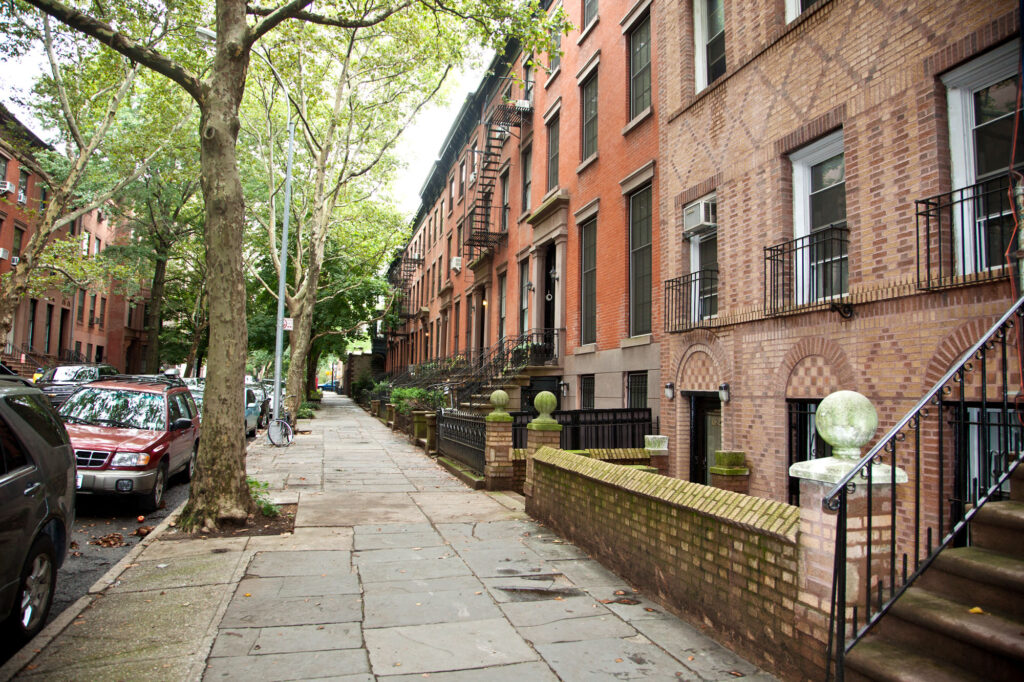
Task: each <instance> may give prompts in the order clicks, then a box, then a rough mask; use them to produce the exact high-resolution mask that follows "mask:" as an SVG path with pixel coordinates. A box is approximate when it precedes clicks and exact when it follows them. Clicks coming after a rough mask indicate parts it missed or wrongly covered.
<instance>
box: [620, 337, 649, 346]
mask: <svg viewBox="0 0 1024 682" xmlns="http://www.w3.org/2000/svg"><path fill="white" fill-rule="evenodd" d="M649 345H651V335H650V334H640V335H639V336H630V337H629V338H625V339H622V341H621V342H619V348H633V347H635V346H649Z"/></svg>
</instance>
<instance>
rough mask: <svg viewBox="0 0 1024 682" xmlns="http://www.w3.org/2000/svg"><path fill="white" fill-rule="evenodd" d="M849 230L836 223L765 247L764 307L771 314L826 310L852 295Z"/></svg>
mask: <svg viewBox="0 0 1024 682" xmlns="http://www.w3.org/2000/svg"><path fill="white" fill-rule="evenodd" d="M848 249H849V230H847V228H846V223H845V222H841V223H833V224H832V225H829V226H828V227H825V228H822V229H820V230H815V231H814V232H811V233H810V234H809V235H807V236H805V237H798V238H797V239H791V240H790V241H788V242H783V243H782V244H776V245H774V246H766V247H764V307H765V311H766V312H767V314H769V315H780V314H782V313H787V312H790V311H793V310H800V309H805V308H818V307H827V306H828V305H831V304H832V303H836V302H838V300H839V299H840V298H841V297H843V296H845V295H846V294H847V293H848V292H849V283H850V282H849V280H850V275H849V263H848Z"/></svg>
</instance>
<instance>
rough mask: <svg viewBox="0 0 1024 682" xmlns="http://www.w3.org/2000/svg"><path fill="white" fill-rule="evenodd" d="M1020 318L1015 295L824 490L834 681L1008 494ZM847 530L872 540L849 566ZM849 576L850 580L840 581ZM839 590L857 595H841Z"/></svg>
mask: <svg viewBox="0 0 1024 682" xmlns="http://www.w3.org/2000/svg"><path fill="white" fill-rule="evenodd" d="M1022 323H1024V298H1021V299H1020V300H1018V301H1017V302H1016V303H1015V304H1014V305H1013V306H1012V307H1011V308H1010V310H1009V311H1007V313H1006V314H1005V315H1004V316H1003V317H1002V318H1001V319H1000V320H999V321H998V322H996V324H995V325H994V326H993V327H992V328H991V329H990V330H989V331H988V332H987V333H986V334H985V335H984V336H983V337H982V338H981V340H979V341H978V342H977V343H976V344H975V345H974V346H973V347H972V348H970V349H969V350H968V351H966V352H965V353H964V354H963V355H962V356H961V357H960V359H959V360H958V362H957V363H956V364H955V365H954V366H953V367H952V368H951V369H950V370H949V371H948V372H947V373H946V374H945V375H944V376H943V377H942V378H941V379H940V380H939V381H938V383H936V384H935V385H934V386H933V387H932V389H931V390H930V391H928V393H926V394H925V396H924V397H923V398H921V400H920V401H918V403H917V404H916V405H915V406H914V408H913V409H912V410H911V411H910V412H908V413H907V414H906V415H905V416H904V417H903V418H902V419H900V420H899V421H898V422H897V423H896V425H895V426H893V427H892V428H891V429H890V430H889V432H888V433H886V434H885V436H883V437H882V438H881V439H880V440H879V441H878V443H877V444H876V445H875V446H874V447H872V448H871V450H870V451H869V452H868V453H867V455H865V456H864V457H863V458H862V459H861V460H860V461H859V462H858V463H857V465H856V466H855V467H854V468H853V470H851V471H850V473H849V474H847V476H846V477H845V478H843V479H842V480H841V481H839V482H838V483H837V484H836V485H835V486H834V487H833V488H832V490H831V491H830V492H829V493H828V495H827V496H826V497H825V499H824V501H823V504H824V505H825V507H826V508H827V509H829V510H832V511H836V512H838V514H837V517H836V546H835V566H834V574H833V578H832V581H833V582H832V611H831V625H830V641H829V657H830V659H831V658H833V657H834V660H835V672H836V677H837V679H839V680H842V679H843V674H844V670H843V668H844V662H845V658H846V655H847V653H848V652H849V650H850V649H851V648H852V647H853V646H854V645H855V644H856V643H857V642H858V641H859V640H860V639H861V638H862V637H863V636H864V635H865V634H866V633H867V631H868V630H869V629H870V628H871V627H872V626H874V625H875V623H877V622H878V621H879V620H880V619H881V618H882V617H883V616H884V615H885V614H886V613H887V612H888V610H889V608H890V607H891V606H892V604H893V603H894V602H895V601H896V600H897V599H898V598H899V597H900V596H901V595H902V594H903V593H904V592H905V591H906V590H907V588H909V587H910V586H911V584H912V583H913V582H914V581H915V580H916V579H917V578H918V577H919V576H920V575H921V574H922V573H923V572H924V570H925V569H926V568H927V567H928V566H929V565H930V564H931V562H932V561H933V560H934V559H935V558H936V557H937V556H938V554H939V552H940V551H942V549H944V548H945V547H948V546H951V545H962V544H969V542H970V536H969V528H968V524H969V522H970V521H971V519H972V518H973V517H974V515H975V514H976V513H977V512H978V510H979V509H981V508H982V506H983V505H984V504H985V503H986V502H988V501H989V500H993V499H1001V498H1003V497H1004V496H1006V495H1007V494H1008V481H1009V477H1010V475H1011V473H1012V472H1013V470H1014V469H1015V468H1016V467H1017V466H1018V465H1019V464H1020V461H1021V458H1022V456H1024V426H1022V425H1024V413H1022V411H1021V409H1020V407H1019V406H1018V404H1017V390H1018V388H1019V386H1018V384H1017V377H1018V376H1019V372H1020V368H1021V355H1020V353H1021V347H1020V345H1019V344H1020V341H1019V339H1020V333H1021V330H1022ZM883 462H884V463H886V464H889V465H891V466H892V467H893V468H892V469H891V471H890V473H889V474H888V475H887V476H886V478H885V479H878V478H876V473H875V468H874V467H873V466H872V465H873V464H876V463H883ZM896 467H900V468H902V469H903V470H904V471H906V474H907V477H908V479H909V480H908V483H906V484H901V485H900V486H896V476H897V474H896ZM883 471H884V470H883ZM875 483H879V484H883V483H887V484H889V485H890V486H892V489H893V490H894V492H893V493H892V496H891V497H890V495H887V494H885V495H883V494H876V493H875V492H874V491H873V487H874V486H873V484H875ZM859 486H866V487H865V488H864V491H865V492H864V496H863V498H859V499H858V500H857V501H856V502H855V504H856V505H857V507H858V509H859V510H860V511H859V512H858V518H857V520H856V521H855V522H854V525H851V526H850V527H849V528H848V527H847V519H848V518H849V511H848V509H849V505H850V504H851V501H850V496H851V495H852V494H853V493H855V492H856V491H857V490H858V488H859ZM883 520H884V523H883ZM884 524H888V526H889V527H888V529H887V528H884V527H882V526H883V525H884ZM851 534H854V535H856V536H857V537H866V538H871V539H872V541H870V542H867V543H866V544H865V545H864V547H863V549H858V550H857V553H856V554H855V555H853V556H852V558H849V560H850V561H855V562H857V564H858V570H856V571H848V570H847V561H848V555H847V543H848V538H849V536H850V535H851ZM865 553H866V556H865ZM848 579H855V580H857V583H856V584H855V585H850V586H848V584H847V581H848ZM848 590H849V592H848ZM847 594H856V595H859V596H858V597H857V598H856V599H854V600H851V601H848V600H847V599H848V598H847Z"/></svg>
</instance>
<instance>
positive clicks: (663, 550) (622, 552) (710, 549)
mask: <svg viewBox="0 0 1024 682" xmlns="http://www.w3.org/2000/svg"><path fill="white" fill-rule="evenodd" d="M534 473H535V478H536V481H535V485H534V489H533V495H532V496H531V497H529V498H528V499H527V511H528V512H529V513H530V514H531V515H532V516H534V517H535V518H537V519H538V520H540V521H541V522H543V523H545V524H548V525H550V526H551V527H553V528H555V529H556V530H557V531H558V532H560V533H562V534H563V535H564V536H565V537H566V538H568V539H569V540H571V541H572V542H574V543H576V544H578V545H579V546H581V547H583V548H585V549H586V550H587V551H588V552H590V553H591V554H592V555H593V556H594V558H595V559H597V560H599V561H600V562H601V563H602V564H604V565H605V566H607V567H608V568H609V569H611V570H613V571H615V572H616V573H617V574H618V575H620V576H622V577H623V578H625V579H626V580H628V581H629V582H630V583H631V584H633V585H634V586H636V587H638V588H639V589H641V590H642V591H643V592H646V593H648V594H651V595H652V596H653V597H654V598H656V599H657V600H658V601H660V602H661V603H663V604H665V605H666V606H667V607H668V608H670V609H672V610H673V611H675V612H676V613H677V614H679V615H681V616H683V617H684V618H686V619H687V620H689V621H691V622H693V623H703V624H706V625H708V626H709V630H708V634H710V635H712V636H714V637H716V638H718V639H720V640H721V641H723V643H725V644H727V645H728V646H730V647H732V648H733V649H734V650H735V651H737V652H738V653H740V654H741V655H743V656H744V657H746V658H748V659H749V660H751V661H755V662H757V663H758V664H759V665H761V666H763V667H765V668H767V669H769V670H771V671H773V672H775V673H776V674H779V675H780V676H782V677H784V678H785V679H801V678H804V679H821V678H822V677H823V671H822V670H821V667H820V666H821V659H820V657H819V655H818V652H819V650H820V649H821V646H820V645H819V644H818V643H816V642H811V641H805V640H806V639H807V638H806V637H805V636H804V635H803V634H802V633H801V632H800V631H799V629H798V628H797V627H796V624H795V621H796V616H795V606H796V602H797V586H798V584H799V580H798V570H799V560H798V557H799V551H798V545H797V540H798V537H797V534H798V531H799V526H800V510H799V508H797V507H794V506H791V505H788V504H784V503H781V502H775V501H772V500H766V499H761V498H756V497H750V496H748V495H741V494H738V493H734V492H731V491H728V490H720V489H717V488H711V487H708V486H703V485H698V484H696V483H690V482H688V481H682V480H679V479H674V478H668V477H665V476H661V475H658V474H652V473H647V472H645V471H641V470H638V469H635V468H631V467H625V466H619V465H616V464H609V463H606V462H601V461H598V460H595V459H592V458H589V457H582V456H579V455H575V454H571V453H568V452H565V451H562V450H555V449H552V448H541V449H539V450H538V451H537V454H536V456H535V458H534ZM802 652H807V655H806V656H805V655H804V654H803V653H802Z"/></svg>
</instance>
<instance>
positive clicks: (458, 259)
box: [452, 256, 462, 272]
mask: <svg viewBox="0 0 1024 682" xmlns="http://www.w3.org/2000/svg"><path fill="white" fill-rule="evenodd" d="M452 270H454V271H455V272H459V271H460V270H462V256H452Z"/></svg>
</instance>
